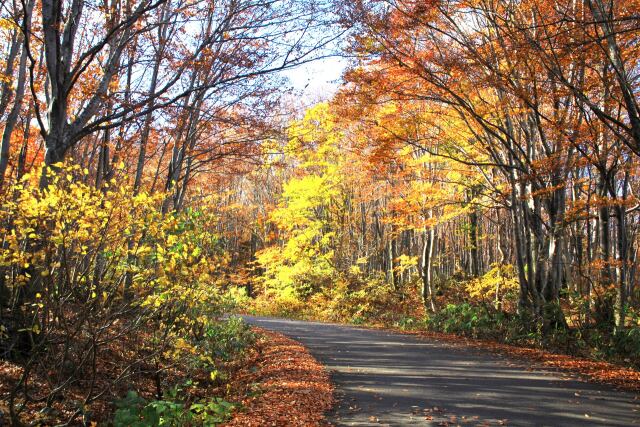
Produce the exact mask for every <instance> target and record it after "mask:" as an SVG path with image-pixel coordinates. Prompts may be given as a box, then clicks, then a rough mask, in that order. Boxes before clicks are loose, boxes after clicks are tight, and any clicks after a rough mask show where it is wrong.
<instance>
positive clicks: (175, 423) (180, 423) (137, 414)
mask: <svg viewBox="0 0 640 427" xmlns="http://www.w3.org/2000/svg"><path fill="white" fill-rule="evenodd" d="M180 395H181V389H180V388H174V389H172V390H171V391H170V392H169V393H168V397H169V399H167V400H152V401H147V400H146V399H144V398H142V397H141V396H139V395H138V393H136V392H135V391H130V392H129V393H127V396H126V397H125V398H124V399H121V400H119V401H117V402H116V407H117V408H118V409H117V410H116V412H115V415H114V419H113V425H114V426H115V427H156V426H166V427H185V426H216V425H218V424H221V423H223V422H224V421H226V420H227V419H228V418H229V417H230V416H231V412H232V411H233V408H234V405H233V404H231V403H229V402H226V401H224V400H222V399H220V398H214V399H210V400H203V401H200V402H197V403H191V404H188V403H186V402H184V401H183V400H181V399H180V397H181V396H180Z"/></svg>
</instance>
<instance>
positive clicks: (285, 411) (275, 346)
mask: <svg viewBox="0 0 640 427" xmlns="http://www.w3.org/2000/svg"><path fill="white" fill-rule="evenodd" d="M256 330H257V331H258V332H259V334H260V335H261V336H262V339H260V340H259V342H258V345H257V346H256V348H257V349H258V352H257V358H256V360H255V362H254V363H253V364H251V365H250V366H247V368H246V369H244V370H243V372H242V373H241V374H240V375H238V376H236V378H235V379H234V386H235V388H236V389H244V390H245V393H244V395H245V398H244V399H243V401H242V410H241V411H240V412H238V413H236V414H235V416H234V417H233V419H232V420H231V421H229V422H228V423H226V424H224V426H225V427H232V426H233V427H235V426H238V427H240V426H242V427H267V426H269V427H270V426H282V427H284V426H287V427H288V426H291V427H298V426H299V427H313V426H326V425H329V424H328V423H327V421H326V420H325V417H324V414H325V412H327V411H328V410H329V409H331V407H332V405H333V387H332V385H331V382H330V381H329V375H328V373H327V371H326V370H325V369H324V367H323V366H322V365H321V364H320V363H318V361H317V360H315V359H314V358H313V357H312V356H311V355H310V354H309V352H308V351H307V350H306V349H305V347H304V346H303V345H302V344H300V343H298V342H296V341H294V340H292V339H290V338H287V337H285V336H284V335H282V334H280V333H276V332H271V331H268V330H264V329H260V328H256ZM252 389H253V391H252Z"/></svg>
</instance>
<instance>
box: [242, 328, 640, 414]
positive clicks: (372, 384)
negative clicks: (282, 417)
mask: <svg viewBox="0 0 640 427" xmlns="http://www.w3.org/2000/svg"><path fill="white" fill-rule="evenodd" d="M245 319H246V320H247V321H248V322H250V323H252V324H254V325H257V326H260V327H263V328H266V329H270V330H273V331H277V332H281V333H283V334H285V335H287V336H289V337H291V338H293V339H295V340H297V341H299V342H301V343H302V344H304V345H305V346H306V347H307V348H308V349H309V350H310V351H311V354H313V356H314V357H316V359H318V360H319V361H320V362H321V363H323V364H324V365H325V366H326V367H327V369H328V370H329V372H330V373H331V379H332V381H333V382H334V384H335V387H336V396H337V398H338V404H337V405H336V407H335V408H334V410H333V412H332V413H331V414H329V419H330V421H331V422H333V423H334V424H336V425H339V426H342V425H344V426H380V425H383V426H385V425H386V426H442V425H449V426H455V425H470V426H488V425H507V426H633V425H640V400H638V398H637V396H635V395H633V394H631V393H623V392H620V391H616V390H615V389H613V388H611V387H607V386H603V385H598V384H591V383H586V382H582V381H580V380H578V379H575V378H568V377H567V376H565V375H562V374H560V373H558V372H553V371H541V370H531V368H530V367H528V366H527V365H526V363H525V362H521V361H518V360H515V359H510V358H508V357H501V356H495V355H492V354H489V353H486V352H483V351H481V350H477V349H471V348H466V347H463V346H459V345H457V346H454V345H451V344H447V343H445V342H440V341H434V340H426V339H421V338H417V337H412V336H407V335H402V334H396V333H392V332H386V331H377V330H370V329H361V328H356V327H350V326H343V325H334V324H326V323H315V322H303V321H295V320H284V319H271V318H258V317H249V316H246V317H245Z"/></svg>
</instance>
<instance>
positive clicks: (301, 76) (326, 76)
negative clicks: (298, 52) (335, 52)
mask: <svg viewBox="0 0 640 427" xmlns="http://www.w3.org/2000/svg"><path fill="white" fill-rule="evenodd" d="M346 67H347V60H346V59H344V58H340V57H329V58H324V59H321V60H317V61H313V62H310V63H307V64H304V65H301V66H300V67H297V68H294V69H291V70H287V71H286V72H285V73H284V75H285V76H287V77H288V78H289V80H290V81H291V85H292V86H293V88H294V89H295V90H297V91H300V92H301V96H302V98H303V100H304V101H306V102H309V101H311V102H318V101H322V100H327V99H329V98H330V97H331V96H332V95H333V94H335V92H336V91H337V90H338V88H339V86H340V83H341V81H342V73H343V72H344V70H345V68H346Z"/></svg>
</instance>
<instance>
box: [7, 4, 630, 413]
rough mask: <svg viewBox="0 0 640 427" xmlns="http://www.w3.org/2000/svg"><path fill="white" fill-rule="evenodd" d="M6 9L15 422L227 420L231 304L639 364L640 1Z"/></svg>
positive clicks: (236, 329) (235, 356) (237, 346)
mask: <svg viewBox="0 0 640 427" xmlns="http://www.w3.org/2000/svg"><path fill="white" fill-rule="evenodd" d="M1 1H2V3H0V4H1V5H2V7H1V8H0V33H1V34H2V37H1V38H0V41H1V44H0V132H1V133H2V142H1V149H0V198H1V199H2V203H1V206H0V239H1V246H0V273H1V274H0V362H2V364H1V365H0V368H1V369H0V371H1V372H3V374H2V375H3V376H1V377H0V380H1V381H0V382H1V383H2V387H0V393H1V394H0V414H4V415H0V424H1V421H2V417H4V420H6V421H7V422H9V420H10V422H11V423H12V424H14V425H21V424H22V423H27V422H31V421H33V420H32V418H33V417H32V414H33V413H35V412H37V413H38V414H39V415H38V417H40V418H42V419H44V420H45V421H44V422H45V423H47V422H51V423H55V422H58V423H67V424H68V425H73V424H75V423H78V422H82V423H84V424H85V425H89V424H90V423H91V422H94V420H95V421H100V422H102V421H106V420H111V421H110V422H113V423H114V424H115V425H141V426H144V425H155V424H154V423H153V422H152V421H149V420H154V419H155V418H153V417H156V416H160V415H162V416H163V417H168V416H169V415H167V414H171V416H172V417H174V419H175V420H176V421H175V423H177V424H171V423H169V424H166V425H215V424H217V423H220V422H222V421H223V420H224V419H226V418H227V417H228V416H229V413H230V411H231V410H232V406H231V404H230V403H227V402H226V401H224V400H222V399H221V397H224V396H223V395H224V393H223V392H222V391H220V390H223V389H224V386H225V384H226V382H227V381H228V380H229V378H230V377H231V376H232V375H233V368H231V367H230V366H232V365H233V363H234V362H238V361H239V360H242V357H243V356H242V355H243V354H244V353H246V349H247V348H248V347H250V346H251V345H252V344H251V343H252V342H253V341H254V340H255V337H254V336H253V334H252V332H250V331H249V330H248V328H247V327H246V325H243V324H242V323H241V322H239V321H237V320H235V319H233V318H232V319H230V320H222V318H221V316H222V314H223V313H225V312H229V311H231V310H237V311H245V312H246V311H248V312H254V313H263V314H265V313H266V314H274V315H287V316H298V317H309V318H320V319H332V320H339V321H345V322H355V323H366V324H374V323H375V324H384V325H386V326H393V327H402V328H418V329H421V328H424V329H429V330H437V331H445V332H453V333H459V334H465V335H470V336H473V337H484V338H492V339H496V340H502V341H507V342H509V343H512V344H515V345H522V346H544V347H550V348H552V349H555V350H560V351H564V352H569V353H575V354H580V355H582V356H586V357H592V358H598V359H602V358H606V359H610V360H612V361H614V362H617V363H622V364H626V365H631V366H635V367H636V368H637V367H639V366H640V359H638V354H640V287H639V286H638V284H637V282H638V279H639V278H640V272H639V271H638V250H639V245H640V230H639V229H638V227H639V225H640V221H639V219H640V218H639V217H640V203H639V200H638V197H637V195H636V193H637V192H638V191H640V187H639V185H640V175H639V173H640V170H639V168H638V165H640V162H639V156H640V104H639V102H638V101H639V94H637V93H636V92H638V91H639V90H640V89H639V88H638V69H639V66H640V64H639V62H640V52H639V51H638V49H639V48H638V46H639V42H640V2H638V1H635V0H629V1H613V0H610V1H606V0H570V1H565V0H553V1H548V0H525V1H510V0H460V1H455V0H428V1H414V0H359V1H356V2H351V1H344V2H342V1H339V0H325V1H307V0H220V1H217V0H142V1H139V0H113V1H107V0H105V1H83V0H40V1H35V0H21V1H17V0H1ZM335 55H339V56H343V57H346V58H348V60H349V66H348V68H347V69H346V70H345V72H344V75H343V82H342V84H341V85H340V87H339V88H338V89H337V91H336V93H335V94H333V95H331V96H330V98H326V99H325V101H324V102H319V103H317V104H314V105H311V106H309V107H303V106H302V105H303V104H302V103H301V102H300V101H299V100H298V99H297V95H296V93H295V92H292V91H291V90H290V88H289V87H288V86H289V85H288V83H287V79H286V76H285V74H283V72H284V71H286V70H289V69H293V68H295V67H299V66H300V65H302V64H305V63H308V62H312V61H322V59H323V58H325V57H328V56H335ZM310 78H313V76H310ZM176 379H180V381H182V382H181V383H180V384H177V383H176ZM195 379H197V382H198V384H209V385H210V388H211V390H214V391H216V392H217V391H220V393H218V394H217V396H215V397H213V396H205V395H203V394H198V393H199V392H198V390H195V391H194V390H192V389H194V388H195V389H197V387H195V386H192V385H193V384H194V380H195ZM227 388H228V387H227ZM127 391H129V393H128V394H127ZM180 396H182V397H180ZM184 396H188V397H184ZM116 399H122V400H119V401H118V403H117V404H116V405H115V406H114V404H113V403H112V402H113V401H115V400H116ZM154 399H155V400H154ZM151 400H153V402H151V403H153V405H152V404H150V403H149V402H150V401H151ZM69 401H73V402H74V403H73V404H72V405H69V404H68V402H69ZM65 402H67V403H65ZM74 405H75V406H74ZM163 405H164V406H163ZM158 408H161V409H158ZM154 411H155V412H154ZM114 414H115V415H114ZM158 414H160V415H158ZM165 419H166V418H165ZM47 420H49V421H47ZM50 420H55V422H54V421H50ZM80 420H82V421H80ZM145 422H146V424H145ZM137 423H139V424H137Z"/></svg>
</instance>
